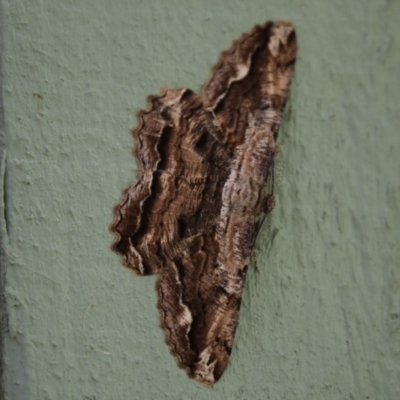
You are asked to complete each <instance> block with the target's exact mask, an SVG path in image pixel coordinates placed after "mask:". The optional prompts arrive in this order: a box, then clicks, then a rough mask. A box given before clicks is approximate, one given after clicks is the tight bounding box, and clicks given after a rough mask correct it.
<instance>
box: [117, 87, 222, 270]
mask: <svg viewBox="0 0 400 400" xmlns="http://www.w3.org/2000/svg"><path fill="white" fill-rule="evenodd" d="M138 117H139V125H138V127H137V128H136V129H134V130H133V136H134V139H135V142H136V146H135V155H136V158H137V159H138V164H139V168H140V173H139V178H138V180H137V181H135V182H133V183H132V184H131V185H130V186H129V187H128V188H127V189H126V190H125V191H124V193H123V197H122V200H121V201H120V202H119V203H118V204H117V205H116V206H115V207H114V215H115V218H114V222H113V223H112V225H111V228H110V229H111V231H112V232H114V233H115V234H116V240H115V242H114V244H113V246H112V249H113V250H114V251H116V252H118V253H120V254H121V256H122V260H123V264H124V265H125V266H126V267H128V268H130V269H132V270H133V271H134V272H136V273H137V274H139V275H148V274H153V273H158V272H160V271H162V270H163V269H164V268H165V267H166V266H168V264H169V263H170V261H171V260H172V259H174V257H176V256H177V255H179V254H180V253H182V251H183V250H184V249H186V248H187V247H188V246H189V245H190V243H191V242H192V241H193V240H194V238H196V237H198V236H199V235H200V234H201V233H202V232H205V231H206V230H208V229H209V227H210V226H213V225H214V224H215V221H216V218H217V217H218V214H219V208H220V207H221V191H222V188H223V185H224V182H225V180H226V176H227V174H228V167H229V158H228V154H227V152H226V149H225V146H224V145H223V144H221V143H220V142H219V137H218V134H217V132H216V130H215V128H214V126H213V124H212V122H211V119H210V117H209V115H208V113H207V112H206V111H205V110H204V109H203V107H202V102H201V99H200V98H199V96H198V95H196V94H195V93H193V92H192V91H190V90H188V89H176V90H171V89H167V90H166V91H164V93H162V94H161V95H160V96H152V97H150V98H149V110H147V111H141V112H139V115H138Z"/></svg>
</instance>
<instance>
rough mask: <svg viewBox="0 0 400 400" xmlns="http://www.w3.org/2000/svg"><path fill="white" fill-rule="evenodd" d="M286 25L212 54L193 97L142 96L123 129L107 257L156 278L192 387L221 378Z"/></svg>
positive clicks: (282, 97)
mask: <svg viewBox="0 0 400 400" xmlns="http://www.w3.org/2000/svg"><path fill="white" fill-rule="evenodd" d="M296 50H297V45H296V35H295V31H294V27H293V25H292V24H291V23H290V22H286V21H279V22H266V23H265V24H264V25H262V26H259V25H257V26H255V27H254V28H253V29H252V30H251V31H250V32H248V33H245V34H243V35H242V36H241V37H240V38H239V39H238V40H236V41H235V42H233V44H232V46H231V47H230V48H229V49H228V50H226V51H224V52H222V53H221V56H220V59H219V61H218V62H217V64H216V65H215V66H214V67H213V69H212V71H211V76H210V78H209V80H208V81H207V82H206V83H205V84H204V85H203V87H202V92H201V96H199V95H197V94H196V93H194V92H193V91H191V90H189V89H185V88H181V89H165V90H163V91H162V93H161V94H160V95H157V96H150V97H149V98H148V109H147V110H141V111H139V113H138V120H139V124H138V126H137V127H136V128H135V129H133V131H132V133H133V137H134V141H135V152H134V155H135V157H136V159H137V163H138V167H139V170H140V172H139V177H138V179H137V180H135V181H134V182H133V183H132V184H131V185H130V186H129V187H128V188H126V189H125V190H124V192H123V196H122V200H121V201H120V202H119V203H118V204H117V205H116V206H115V207H114V221H113V223H112V224H111V227H110V230H111V232H112V233H114V234H115V241H114V243H113V245H112V250H114V251H116V252H117V253H119V254H120V255H121V258H122V262H123V264H124V265H125V266H126V267H127V268H129V269H131V270H132V271H134V272H135V273H136V274H138V275H150V274H160V275H159V278H158V281H157V284H156V290H157V294H158V310H159V312H160V318H161V327H162V329H163V330H164V333H165V339H166V343H167V345H168V346H169V348H170V351H171V353H172V355H173V356H174V357H175V358H176V360H177V362H178V365H179V367H181V368H183V369H184V370H185V371H186V372H187V374H188V375H189V376H190V377H192V378H194V379H196V380H197V381H198V382H200V383H201V384H203V385H206V386H212V385H213V384H214V383H215V382H216V381H217V380H218V379H219V378H220V377H221V375H222V374H223V372H224V370H225V369H226V367H227V364H228V361H229V357H230V354H231V350H232V346H233V340H234V337H235V330H236V326H237V324H238V318H239V309H240V302H241V298H242V293H243V287H244V282H245V277H246V270H247V266H248V264H249V262H250V256H251V252H252V250H253V247H254V244H255V239H256V236H257V233H258V229H259V227H260V224H261V223H262V220H263V219H262V217H261V216H262V215H263V213H268V212H270V211H271V210H272V208H273V206H274V198H273V194H268V193H266V191H265V185H266V182H267V179H268V176H269V175H271V174H272V164H273V161H274V156H275V153H276V139H277V135H278V131H279V127H280V124H281V118H282V113H283V109H284V106H285V103H286V99H287V97H288V93H289V89H290V82H291V79H292V75H293V69H294V63H295V58H296Z"/></svg>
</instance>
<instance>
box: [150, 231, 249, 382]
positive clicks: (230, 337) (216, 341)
mask: <svg viewBox="0 0 400 400" xmlns="http://www.w3.org/2000/svg"><path fill="white" fill-rule="evenodd" d="M214 234H215V232H214V229H210V231H209V232H208V233H207V234H204V235H202V236H201V237H198V238H196V240H194V241H193V242H192V243H191V245H190V247H188V248H187V249H185V251H183V252H182V254H181V255H180V256H179V257H177V258H176V259H175V260H174V261H173V262H171V266H170V268H168V269H166V270H165V271H164V272H163V274H162V275H161V276H160V278H159V280H158V282H157V292H158V309H159V311H160V315H161V326H162V328H163V330H164V332H165V336H166V342H167V344H168V346H169V348H170V350H171V353H172V355H173V356H174V357H175V358H176V360H177V362H178V365H179V366H180V367H181V368H182V369H184V370H185V371H186V372H187V374H188V375H189V376H190V377H192V378H194V379H196V380H197V381H198V382H200V383H201V384H203V385H205V386H212V385H213V384H214V383H215V382H216V381H217V380H218V379H219V378H220V377H221V375H222V374H223V372H224V371H225V369H226V368H227V366H228V362H229V357H230V354H231V350H232V347H233V341H234V337H235V331H236V327H237V323H238V318H239V310H240V302H241V298H242V293H243V287H244V282H245V274H246V270H244V271H243V273H241V274H240V275H237V274H231V273H229V272H228V271H226V270H224V269H221V268H218V267H217V259H218V247H219V244H218V242H216V241H215V237H214Z"/></svg>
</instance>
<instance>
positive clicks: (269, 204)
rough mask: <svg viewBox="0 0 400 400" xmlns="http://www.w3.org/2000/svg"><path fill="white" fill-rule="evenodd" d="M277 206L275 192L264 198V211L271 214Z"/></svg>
mask: <svg viewBox="0 0 400 400" xmlns="http://www.w3.org/2000/svg"><path fill="white" fill-rule="evenodd" d="M274 207H275V196H274V195H273V194H267V195H266V197H265V200H264V206H263V212H264V213H265V214H267V215H268V214H269V213H270V212H271V211H272V210H273V209H274Z"/></svg>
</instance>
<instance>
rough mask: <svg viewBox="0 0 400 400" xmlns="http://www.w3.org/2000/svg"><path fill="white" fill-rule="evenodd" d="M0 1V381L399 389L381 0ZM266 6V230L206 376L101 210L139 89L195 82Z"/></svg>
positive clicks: (394, 61) (387, 52)
mask: <svg viewBox="0 0 400 400" xmlns="http://www.w3.org/2000/svg"><path fill="white" fill-rule="evenodd" d="M1 3H2V8H1V10H2V16H1V18H2V20H1V23H2V32H3V35H4V37H3V44H4V51H3V57H2V71H3V77H4V82H3V87H2V94H3V103H4V115H5V116H4V118H5V128H6V138H7V144H6V148H7V158H6V159H3V163H2V165H3V166H5V167H6V171H5V172H6V175H5V176H6V182H5V183H6V185H5V188H6V194H5V196H4V198H5V201H6V203H5V207H3V206H2V207H1V209H0V211H1V212H0V214H1V215H0V218H1V233H2V236H3V241H2V243H3V251H4V253H5V254H6V256H7V262H6V265H5V268H6V275H7V286H6V299H7V314H8V328H7V330H6V332H5V334H6V340H5V345H6V348H5V360H4V368H5V389H6V399H7V400H10V399H17V400H24V399H35V400H44V399H56V400H58V399H62V400H64V399H86V400H89V399H91V400H94V399H96V400H110V399H111V400H112V399H151V400H152V399H164V398H174V399H229V400H230V399H249V400H256V399H277V400H282V399H293V400H297V399H324V400H325V399H326V400H330V399H332V400H333V399H335V400H336V399H349V400H350V399H355V400H358V399H371V400H375V399H377V400H380V399H384V400H397V399H399V398H400V384H399V382H400V268H399V265H400V246H399V238H400V186H399V185H400V179H399V178H400V162H399V159H398V158H399V155H400V135H399V127H400V116H399V114H400V113H399V104H400V74H399V68H400V67H399V65H400V24H399V18H400V2H399V1H395V0H393V1H390V0H388V1H384V0H376V1H372V0H370V1H366V0H352V1H349V0H343V1H336V0H314V1H311V0H310V1H305V0H303V1H299V0H279V1H278V0H276V1H272V0H246V1H239V0H225V1H215V0H190V1H184V0H181V1H179V0H174V1H166V0H158V1H151V0H146V1H139V0H135V1H132V0H109V1H106V0H87V1H82V0H81V1H78V0H70V1H55V0H1ZM278 18H285V19H289V20H291V21H293V22H294V23H295V25H296V27H297V32H298V41H299V57H298V62H297V67H296V76H295V80H294V84H293V93H292V96H291V117H290V120H289V121H286V124H285V126H284V129H283V131H282V132H281V139H282V140H283V142H284V145H283V157H284V162H285V172H284V177H283V181H282V187H281V190H280V192H279V196H278V201H277V208H276V211H275V212H274V214H273V217H272V234H271V238H272V239H271V241H270V243H269V244H268V245H267V244H266V242H265V241H263V238H264V235H262V236H261V240H259V242H258V248H259V253H258V257H257V264H258V268H259V270H260V272H259V273H258V272H256V270H255V269H254V268H253V269H251V271H250V273H249V275H248V281H247V285H246V291H245V295H244V300H243V306H242V313H241V319H240V324H239V328H238V332H237V336H236V343H235V347H234V351H233V354H232V358H231V363H230V366H229V368H228V370H227V371H226V373H225V375H224V376H223V378H222V380H221V381H220V382H219V383H218V384H217V385H216V386H215V387H214V388H213V389H206V388H202V387H200V386H198V385H197V384H196V383H195V382H193V381H191V380H189V379H188V378H187V377H186V375H185V373H184V372H183V371H181V370H180V369H178V368H177V367H176V364H175V361H174V359H173V358H172V357H171V356H170V354H169V351H168V349H167V347H166V345H165V344H164V337H163V333H162V331H161V330H160V329H159V327H158V315H157V312H156V308H155V302H156V297H155V292H154V290H153V287H154V281H155V279H154V277H150V278H137V277H135V276H134V275H133V274H131V273H130V272H129V271H127V270H125V269H123V268H122V267H120V265H119V260H118V257H117V256H116V255H114V254H112V253H111V252H110V250H109V245H110V242H111V241H112V237H111V235H110V234H109V233H108V231H107V226H108V224H109V223H110V221H111V218H112V217H111V207H112V205H113V204H114V203H115V202H116V201H117V199H119V196H120V192H121V190H122V189H123V188H124V187H125V186H126V185H127V184H128V183H129V182H130V181H131V180H132V178H133V177H134V175H135V167H134V161H133V158H132V156H131V150H130V149H131V147H132V140H131V137H130V134H129V129H130V128H131V127H132V126H134V125H135V124H136V119H135V111H137V110H138V109H139V108H141V107H144V106H145V97H146V96H147V95H148V94H151V93H158V92H159V89H160V88H161V87H162V86H172V87H175V86H187V87H190V88H193V89H195V90H198V89H199V87H200V85H201V83H202V82H204V81H205V79H206V78H207V76H208V73H209V70H210V67H211V66H212V64H213V63H214V62H215V61H216V59H217V56H218V54H219V53H220V51H221V50H223V49H224V48H226V47H227V46H229V45H230V43H231V41H232V40H233V39H235V38H237V37H238V36H239V35H240V34H241V33H242V32H243V31H246V30H248V29H250V28H251V27H252V26H253V25H254V24H255V23H261V22H264V21H265V20H267V19H278ZM3 172H4V168H3ZM2 179H4V175H3V176H2ZM1 186H3V185H1ZM2 199H3V196H1V199H0V200H1V201H2ZM6 221H7V224H6ZM264 233H265V229H264Z"/></svg>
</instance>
